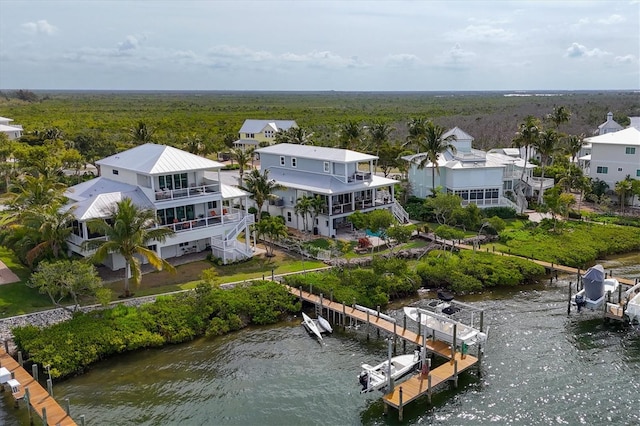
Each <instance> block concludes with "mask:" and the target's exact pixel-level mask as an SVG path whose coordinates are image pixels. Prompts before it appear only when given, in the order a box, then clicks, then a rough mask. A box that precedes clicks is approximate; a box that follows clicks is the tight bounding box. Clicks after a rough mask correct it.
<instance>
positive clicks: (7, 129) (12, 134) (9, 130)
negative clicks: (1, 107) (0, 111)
mask: <svg viewBox="0 0 640 426" xmlns="http://www.w3.org/2000/svg"><path fill="white" fill-rule="evenodd" d="M12 121H13V120H12V119H10V118H5V117H0V132H1V133H4V134H6V135H7V137H8V138H9V140H10V141H12V140H14V139H19V138H20V137H21V136H22V130H23V129H22V126H21V125H19V124H11V122H12Z"/></svg>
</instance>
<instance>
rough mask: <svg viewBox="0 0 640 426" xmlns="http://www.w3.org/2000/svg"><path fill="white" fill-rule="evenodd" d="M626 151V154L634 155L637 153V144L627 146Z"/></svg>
mask: <svg viewBox="0 0 640 426" xmlns="http://www.w3.org/2000/svg"><path fill="white" fill-rule="evenodd" d="M624 153H625V154H631V155H634V154H635V153H636V147H635V146H628V147H626V148H625V150H624Z"/></svg>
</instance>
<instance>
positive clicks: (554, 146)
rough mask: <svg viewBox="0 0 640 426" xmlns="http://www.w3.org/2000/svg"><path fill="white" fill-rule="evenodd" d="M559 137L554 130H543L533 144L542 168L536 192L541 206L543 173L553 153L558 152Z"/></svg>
mask: <svg viewBox="0 0 640 426" xmlns="http://www.w3.org/2000/svg"><path fill="white" fill-rule="evenodd" d="M559 140H560V135H559V134H558V132H557V131H556V130H555V129H549V130H545V131H543V132H541V133H540V137H539V138H538V139H537V141H536V143H535V148H536V149H537V150H538V153H539V154H540V165H541V167H542V178H541V179H540V190H539V191H538V204H542V197H543V195H544V194H543V193H542V184H543V183H544V172H545V168H546V166H547V163H548V161H549V159H550V158H551V156H552V155H553V153H554V152H555V151H557V150H558V142H559Z"/></svg>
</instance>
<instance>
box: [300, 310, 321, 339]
mask: <svg viewBox="0 0 640 426" xmlns="http://www.w3.org/2000/svg"><path fill="white" fill-rule="evenodd" d="M302 325H303V326H304V328H306V329H307V331H308V332H309V334H311V335H314V336H315V337H317V338H318V340H322V333H321V332H320V328H319V327H318V324H317V323H316V321H314V320H313V319H311V317H309V315H307V314H305V313H304V312H303V313H302Z"/></svg>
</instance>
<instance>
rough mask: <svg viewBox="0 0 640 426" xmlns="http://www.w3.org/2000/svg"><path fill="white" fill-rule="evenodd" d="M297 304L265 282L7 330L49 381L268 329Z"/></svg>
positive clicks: (203, 289)
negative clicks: (131, 356) (140, 354)
mask: <svg viewBox="0 0 640 426" xmlns="http://www.w3.org/2000/svg"><path fill="white" fill-rule="evenodd" d="M300 308H301V306H300V302H297V301H296V298H295V297H294V296H292V295H291V294H290V293H289V292H288V291H287V290H286V289H285V288H284V287H283V286H281V285H280V284H277V283H274V282H271V281H258V282H255V283H253V284H252V285H247V286H240V287H236V288H234V289H229V290H221V289H217V288H212V287H210V286H208V285H205V284H202V285H200V286H198V288H196V290H195V291H192V292H188V293H181V294H178V295H172V296H161V297H158V298H157V299H156V301H155V302H154V303H150V304H147V305H143V306H141V307H128V306H124V305H118V306H116V307H114V308H111V309H105V310H98V311H92V312H88V313H78V314H76V315H75V316H74V317H73V318H72V319H71V320H69V321H66V322H62V323H59V324H55V325H52V326H49V327H45V328H42V329H40V328H37V327H35V326H31V325H28V326H24V327H16V328H13V330H12V332H13V336H14V340H15V343H16V345H17V347H18V349H19V350H21V351H23V352H25V353H28V354H29V357H30V360H31V361H32V362H35V363H38V364H40V365H47V364H49V365H51V376H52V377H54V378H59V377H64V376H67V375H70V374H74V373H79V372H81V371H83V370H84V369H85V368H87V367H88V366H89V365H91V364H92V363H94V362H96V361H99V360H101V359H104V358H107V357H108V356H111V355H114V354H117V353H122V352H126V351H132V350H136V349H140V348H148V347H154V346H162V345H164V344H167V343H180V342H185V341H188V340H192V339H194V338H195V337H197V336H202V335H208V336H212V335H220V334H224V333H227V332H229V331H233V330H238V329H240V328H242V327H245V326H247V325H248V324H270V323H274V322H277V321H278V320H280V319H281V318H282V317H283V316H284V315H286V314H288V313H293V312H298V311H299V310H300Z"/></svg>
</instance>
